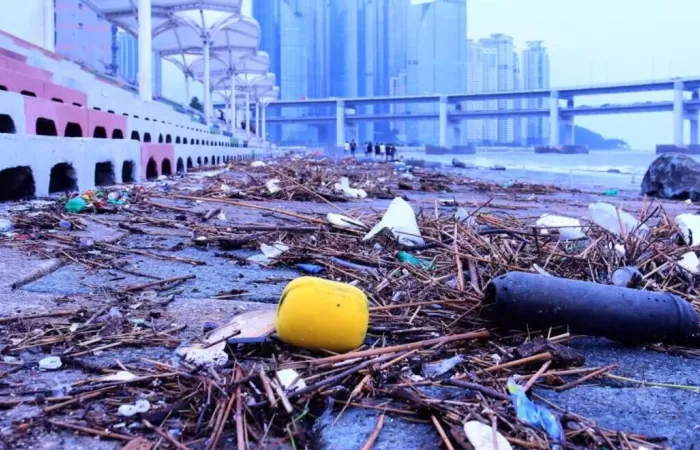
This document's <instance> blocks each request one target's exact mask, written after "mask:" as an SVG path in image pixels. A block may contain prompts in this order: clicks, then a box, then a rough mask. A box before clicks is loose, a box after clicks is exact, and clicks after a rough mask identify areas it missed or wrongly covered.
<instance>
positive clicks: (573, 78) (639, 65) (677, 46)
mask: <svg viewBox="0 0 700 450" xmlns="http://www.w3.org/2000/svg"><path fill="white" fill-rule="evenodd" d="M309 1H312V0H309ZM407 1H408V0H407ZM266 2H267V0H265V1H262V0H255V2H252V1H250V0H244V2H243V13H244V14H249V15H250V14H251V12H252V10H251V8H252V4H253V3H256V4H257V3H263V4H264V3H266ZM23 6H24V7H23V9H22V10H21V11H19V12H18V13H17V14H12V15H9V14H8V15H4V16H2V17H0V28H2V29H3V30H6V31H7V32H9V33H11V34H15V35H17V36H18V37H21V38H23V39H26V40H27V41H29V42H31V43H34V44H39V45H40V44H41V42H42V34H41V30H40V28H37V27H35V26H34V23H35V20H36V17H38V16H40V10H41V2H40V1H37V0H29V1H27V2H26V3H25V4H24V5H23ZM468 8H469V14H468V17H467V20H466V21H467V33H466V34H467V36H468V37H469V38H472V39H479V38H480V37H483V36H489V35H490V34H492V33H494V32H499V33H503V34H506V35H510V36H513V38H514V42H515V45H516V47H517V48H519V49H522V48H524V45H525V43H526V42H527V41H529V40H543V41H545V42H546V43H547V47H548V50H549V54H550V57H551V59H552V61H556V62H557V63H556V65H553V66H552V70H551V80H550V84H551V85H552V86H572V85H584V84H590V83H604V82H615V81H627V80H644V79H651V78H663V77H670V76H680V77H683V76H692V75H696V74H699V73H700V47H698V46H697V45H695V44H694V41H693V40H692V39H687V37H686V36H685V34H686V32H685V30H688V29H693V26H694V18H695V17H697V16H698V15H700V3H699V2H696V1H693V0H668V1H667V2H663V3H661V2H644V3H642V4H639V5H637V6H636V7H635V9H634V12H633V14H630V9H629V7H628V6H627V5H626V3H624V2H622V3H612V4H610V3H609V2H606V1H604V0H570V1H568V2H566V3H565V4H564V3H563V2H560V1H558V0H528V1H521V0H469V4H468ZM677 11H683V14H677ZM649 30H654V32H653V33H650V32H649ZM621 37H623V38H621ZM319 45H322V44H319ZM107 62H109V61H107ZM404 80H405V77H403V76H401V75H399V76H396V77H393V78H392V81H391V86H392V89H394V90H395V92H397V93H400V92H402V89H404V88H405V84H404V83H403V81H404ZM184 92H185V89H184V79H183V77H182V74H181V73H180V72H179V71H178V69H177V68H176V67H175V66H174V65H173V64H172V63H169V62H167V61H164V62H163V95H164V96H165V97H168V98H171V99H174V100H177V101H183V102H184V101H185V100H186V99H185V98H184ZM190 92H191V95H193V96H194V95H196V96H198V97H200V98H202V92H203V91H202V86H201V84H200V83H193V84H192V87H191V91H190ZM671 95H672V94H671V93H670V92H658V93H649V94H648V95H646V96H644V97H642V96H641V95H639V94H620V95H612V96H610V95H607V96H597V97H589V98H587V99H586V102H588V103H589V104H603V103H615V102H635V101H646V100H669V99H670V98H671ZM393 108H394V109H397V108H398V110H400V109H401V108H405V107H404V106H401V105H398V106H396V107H393ZM670 120H671V118H670V116H669V115H668V114H667V113H647V114H636V115H620V116H605V117H582V118H577V121H576V123H577V125H582V126H585V127H587V128H591V129H594V130H596V131H597V132H600V133H602V134H604V135H606V136H609V137H620V138H623V139H625V140H626V141H628V142H629V143H630V145H631V146H632V148H639V149H651V148H653V146H654V145H655V144H656V143H659V142H670V141H671V140H672V136H671V131H670V129H669V126H668V124H669V123H670ZM396 125H397V126H396V128H401V127H402V125H399V124H396ZM524 126H525V124H524V123H523V127H524ZM392 127H394V125H392Z"/></svg>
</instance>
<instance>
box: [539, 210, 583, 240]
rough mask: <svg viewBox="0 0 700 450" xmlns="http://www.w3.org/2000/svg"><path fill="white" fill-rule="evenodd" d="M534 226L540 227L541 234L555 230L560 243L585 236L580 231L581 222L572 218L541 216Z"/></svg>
mask: <svg viewBox="0 0 700 450" xmlns="http://www.w3.org/2000/svg"><path fill="white" fill-rule="evenodd" d="M535 226H537V227H542V230H540V233H542V234H549V231H550V230H549V229H551V228H556V229H557V231H558V232H559V238H560V239H561V240H562V241H570V240H574V239H579V238H582V237H584V236H585V234H583V231H581V221H579V220H578V219H574V218H573V217H565V216H557V215H555V214H542V217H540V218H539V219H537V221H536V222H535Z"/></svg>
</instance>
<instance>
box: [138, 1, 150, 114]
mask: <svg viewBox="0 0 700 450" xmlns="http://www.w3.org/2000/svg"><path fill="white" fill-rule="evenodd" d="M138 16H139V17H138V20H139V36H138V44H139V96H140V97H141V100H142V101H144V102H150V101H152V100H153V86H152V85H151V70H152V69H151V58H152V57H153V43H152V37H153V35H152V32H151V0H139V11H138Z"/></svg>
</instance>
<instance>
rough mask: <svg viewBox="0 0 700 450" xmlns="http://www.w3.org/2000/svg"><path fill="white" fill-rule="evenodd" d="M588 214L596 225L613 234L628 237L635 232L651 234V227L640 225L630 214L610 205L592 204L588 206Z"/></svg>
mask: <svg viewBox="0 0 700 450" xmlns="http://www.w3.org/2000/svg"><path fill="white" fill-rule="evenodd" d="M588 213H589V214H590V215H591V219H592V220H593V222H594V223H595V224H596V225H598V226H600V227H602V228H604V229H606V230H608V231H609V232H611V233H613V234H617V235H624V236H627V235H629V234H630V233H633V232H636V233H639V234H646V233H647V232H649V227H648V226H647V225H646V224H642V223H640V222H639V221H638V220H637V219H635V218H634V217H632V215H630V214H629V213H627V212H625V211H623V210H622V209H620V208H615V207H614V206H613V205H611V204H609V203H603V202H597V203H592V204H591V205H589V206H588Z"/></svg>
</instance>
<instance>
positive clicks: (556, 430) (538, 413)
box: [508, 378, 566, 448]
mask: <svg viewBox="0 0 700 450" xmlns="http://www.w3.org/2000/svg"><path fill="white" fill-rule="evenodd" d="M508 393H509V394H510V398H511V400H513V406H515V413H516V415H517V416H518V420H520V421H521V422H523V423H525V424H527V425H530V426H531V427H533V428H539V429H540V430H542V431H544V432H545V433H547V436H549V438H550V439H551V440H552V441H553V442H554V443H557V444H563V443H564V442H565V440H566V437H565V436H564V429H563V428H562V426H561V423H560V422H559V419H557V417H556V416H555V415H554V414H552V412H551V411H550V410H548V409H547V408H544V407H542V406H539V405H536V404H535V403H533V402H532V400H530V399H529V398H527V395H526V394H525V391H524V390H523V388H522V386H520V385H519V384H517V383H516V382H515V380H514V379H513V378H510V379H508ZM554 448H558V446H557V447H554Z"/></svg>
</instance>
